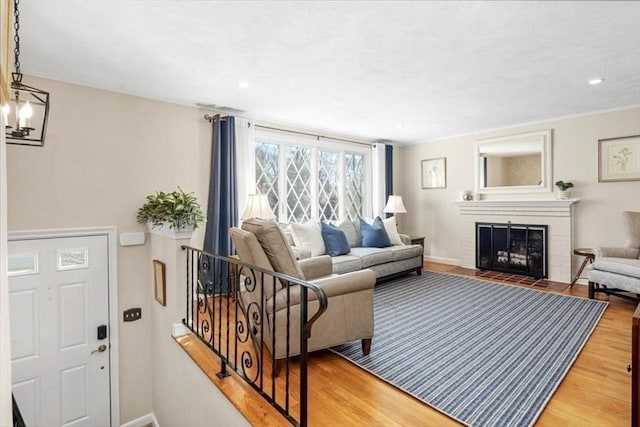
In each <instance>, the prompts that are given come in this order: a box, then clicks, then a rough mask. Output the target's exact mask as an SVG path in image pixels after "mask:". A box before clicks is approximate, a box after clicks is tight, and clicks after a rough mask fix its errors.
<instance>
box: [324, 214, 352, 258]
mask: <svg viewBox="0 0 640 427" xmlns="http://www.w3.org/2000/svg"><path fill="white" fill-rule="evenodd" d="M320 228H321V231H322V240H324V246H325V248H326V250H327V255H330V256H338V255H345V254H348V253H349V249H350V248H349V242H348V241H347V236H346V235H345V234H344V231H342V230H341V229H340V228H338V227H337V226H335V225H333V224H328V223H325V222H322V223H321V224H320Z"/></svg>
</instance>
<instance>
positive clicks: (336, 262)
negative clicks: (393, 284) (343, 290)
mask: <svg viewBox="0 0 640 427" xmlns="http://www.w3.org/2000/svg"><path fill="white" fill-rule="evenodd" d="M338 227H339V228H340V229H341V230H342V231H344V234H345V235H346V236H347V241H348V242H349V248H350V252H349V253H348V254H346V255H339V256H335V257H331V263H332V265H333V273H334V274H344V273H349V272H352V271H358V270H362V269H369V270H371V271H373V272H374V273H375V275H376V281H382V280H386V279H390V278H392V277H395V276H398V275H401V274H406V273H411V272H413V271H415V272H416V273H417V274H418V275H420V274H422V264H423V248H422V245H412V244H411V239H410V238H409V236H407V235H405V234H400V239H401V240H402V242H403V244H402V245H392V246H388V247H386V248H364V247H362V240H361V237H360V221H359V220H358V221H343V222H342V223H340V224H338ZM290 243H291V244H292V249H293V250H294V253H296V256H297V257H298V258H299V259H306V258H309V257H311V254H310V253H309V252H308V251H305V250H304V249H301V248H296V247H295V244H294V242H293V240H290Z"/></svg>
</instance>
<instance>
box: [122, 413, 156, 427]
mask: <svg viewBox="0 0 640 427" xmlns="http://www.w3.org/2000/svg"><path fill="white" fill-rule="evenodd" d="M148 424H151V425H152V426H153V427H160V424H158V420H157V419H156V416H155V415H154V413H153V412H151V413H149V414H147V415H143V416H141V417H140V418H136V419H135V420H131V421H129V422H127V423H126V424H122V427H142V426H146V425H148Z"/></svg>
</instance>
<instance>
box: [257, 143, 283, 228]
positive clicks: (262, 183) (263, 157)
mask: <svg viewBox="0 0 640 427" xmlns="http://www.w3.org/2000/svg"><path fill="white" fill-rule="evenodd" d="M278 150H279V147H278V145H277V144H265V143H261V142H256V188H257V189H258V191H259V192H260V193H262V194H266V195H267V197H268V198H269V204H270V205H271V210H272V211H273V213H274V214H275V215H276V216H278V208H279V205H280V197H279V196H278Z"/></svg>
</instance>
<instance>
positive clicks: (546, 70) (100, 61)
mask: <svg viewBox="0 0 640 427" xmlns="http://www.w3.org/2000/svg"><path fill="white" fill-rule="evenodd" d="M19 8H20V22H21V27H20V35H21V56H20V59H21V64H22V71H23V73H25V74H32V75H36V76H42V77H47V78H51V79H54V80H62V81H67V82H73V83H77V84H81V85H86V86H91V87H97V88H103V89H108V90H114V91H118V92H124V93H129V94H134V95H139V96H142V97H147V98H153V99H160V100H166V101H171V102H176V103H180V104H188V105H197V104H200V105H202V104H205V105H216V106H223V107H230V108H234V109H238V110H242V111H244V112H245V113H244V114H241V115H246V116H249V117H254V118H259V119H263V120H269V121H273V122H278V123H282V124H289V125H296V126H299V127H304V128H307V129H314V130H318V131H324V132H331V133H334V134H339V135H343V136H351V137H359V138H363V139H370V140H391V141H394V142H397V143H415V142H423V141H428V140H432V139H437V138H443V137H447V136H453V135H460V134H467V133H473V132H479V131H482V130H488V129H495V128H502V127H509V126H513V125H517V124H522V123H528V122H534V121H541V120H546V119H552V118H557V117H564V116H570V115H576V114H583V113H587V112H593V111H600V110H607V109H615V108H620V107H627V106H633V105H638V104H640V2H638V1H629V2H611V1H603V2H596V1H593V2H592V1H562V2H542V1H541V2H537V1H536V2H525V1H518V2H503V1H498V2H480V1H471V2H441V1H428V2H391V1H388V2H387V1H376V2H364V1H346V2H334V1H314V2H310V1H306V2H301V1H299V2H285V1H278V2H275V1H261V2H231V1H229V2H214V1H86V0H85V1H80V0H78V1H67V0H55V1H51V0H48V1H36V0H22V1H21V2H20V7H19ZM595 77H603V78H604V79H605V82H604V83H602V84H600V85H596V86H590V85H588V84H587V82H588V80H590V79H592V78H595ZM241 81H244V82H247V83H248V84H249V87H248V88H241V87H239V86H238V83H239V82H241ZM52 102H54V103H55V99H53V100H52Z"/></svg>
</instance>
